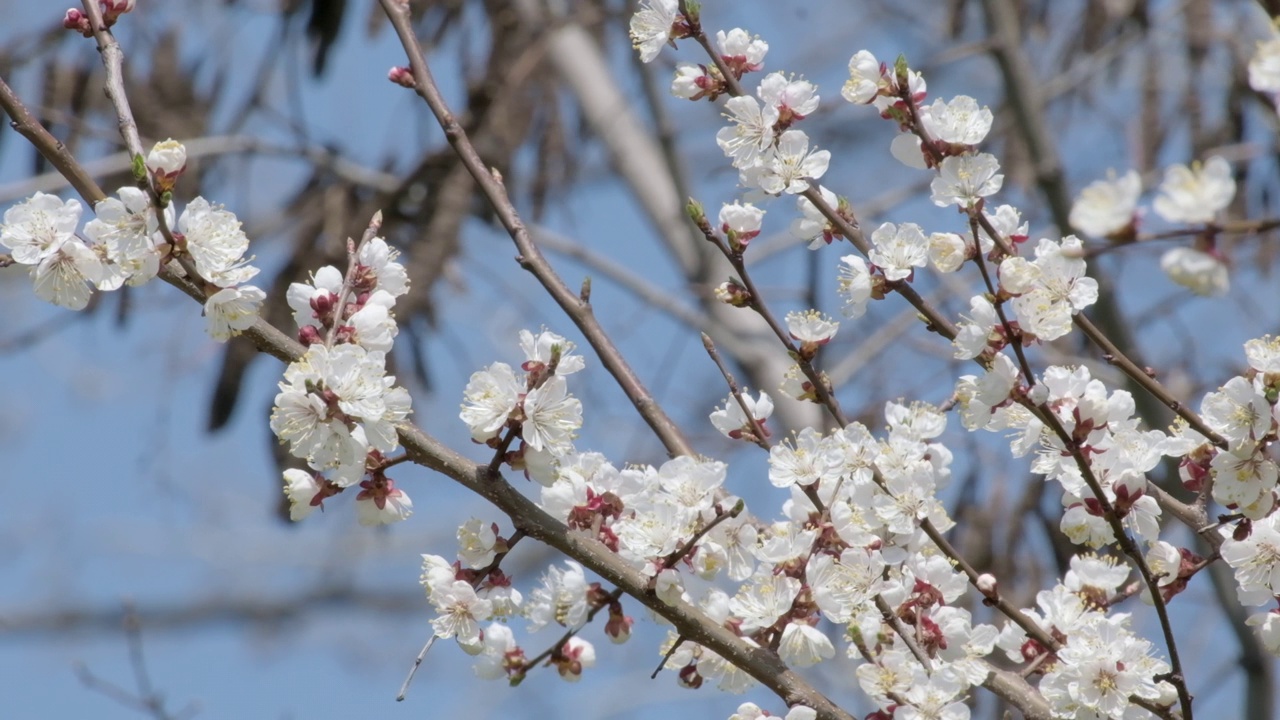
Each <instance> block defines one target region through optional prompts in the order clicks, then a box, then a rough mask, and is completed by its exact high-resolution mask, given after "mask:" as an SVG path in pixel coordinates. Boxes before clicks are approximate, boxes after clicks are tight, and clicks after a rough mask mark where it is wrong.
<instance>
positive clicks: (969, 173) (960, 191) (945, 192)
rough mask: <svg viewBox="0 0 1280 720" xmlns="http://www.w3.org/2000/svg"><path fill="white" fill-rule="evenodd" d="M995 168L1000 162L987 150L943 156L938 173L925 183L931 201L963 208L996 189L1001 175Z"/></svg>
mask: <svg viewBox="0 0 1280 720" xmlns="http://www.w3.org/2000/svg"><path fill="white" fill-rule="evenodd" d="M999 170H1000V163H999V162H997V161H996V158H995V156H994V155H991V154H989V153H980V154H978V155H960V156H951V157H948V158H946V159H944V160H943V161H942V163H941V164H939V166H938V177H936V178H934V179H933V182H932V183H930V185H929V188H930V190H931V191H932V193H933V196H932V197H933V204H934V205H937V206H938V207H946V206H948V205H959V206H960V207H962V208H967V207H970V206H972V205H973V204H974V203H976V202H977V201H978V200H981V199H982V198H984V197H987V196H988V195H994V194H996V193H997V192H1000V187H1001V186H1002V185H1003V184H1004V175H1001V174H1000V172H999Z"/></svg>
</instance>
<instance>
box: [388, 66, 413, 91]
mask: <svg viewBox="0 0 1280 720" xmlns="http://www.w3.org/2000/svg"><path fill="white" fill-rule="evenodd" d="M387 79H388V80H390V81H391V82H393V83H395V84H397V85H400V86H401V87H407V88H411V87H413V70H410V69H409V68H407V67H393V68H391V69H390V70H388V71H387Z"/></svg>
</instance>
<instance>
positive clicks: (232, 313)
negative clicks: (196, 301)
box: [204, 285, 267, 342]
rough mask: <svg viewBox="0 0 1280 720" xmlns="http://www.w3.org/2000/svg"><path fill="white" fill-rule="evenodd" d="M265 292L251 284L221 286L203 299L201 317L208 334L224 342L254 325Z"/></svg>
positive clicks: (265, 297) (264, 297) (265, 295)
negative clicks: (202, 315)
mask: <svg viewBox="0 0 1280 720" xmlns="http://www.w3.org/2000/svg"><path fill="white" fill-rule="evenodd" d="M266 299H267V294H266V293H264V292H263V291H262V290H259V289H258V288H256V287H254V286H252V285H241V286H240V287H232V288H223V289H221V290H219V291H218V292H216V293H214V294H212V295H210V296H209V299H208V300H205V301H204V317H205V323H206V329H207V330H208V332H209V336H210V337H212V338H213V339H214V340H217V341H218V342H226V341H227V340H230V339H231V338H232V337H233V336H235V335H239V334H240V333H242V332H244V331H245V330H248V329H249V328H251V327H253V323H254V321H256V320H257V319H258V311H259V310H261V308H262V303H263V301H265V300H266Z"/></svg>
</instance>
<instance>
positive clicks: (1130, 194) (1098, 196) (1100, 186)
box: [1069, 169, 1142, 238]
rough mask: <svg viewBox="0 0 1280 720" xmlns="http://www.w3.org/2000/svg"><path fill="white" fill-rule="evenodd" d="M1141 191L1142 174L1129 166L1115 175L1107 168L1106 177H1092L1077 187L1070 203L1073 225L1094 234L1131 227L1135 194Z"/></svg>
mask: <svg viewBox="0 0 1280 720" xmlns="http://www.w3.org/2000/svg"><path fill="white" fill-rule="evenodd" d="M1141 195H1142V178H1141V177H1140V176H1139V175H1138V171H1136V170H1130V171H1129V172H1127V173H1125V174H1124V175H1122V176H1121V177H1119V178H1117V177H1116V174H1115V171H1114V170H1110V169H1108V170H1107V179H1106V180H1095V181H1094V182H1092V183H1089V184H1088V185H1086V186H1085V188H1084V189H1083V190H1081V191H1080V197H1078V198H1076V201H1075V203H1074V204H1073V205H1072V206H1071V215H1070V217H1069V221H1070V223H1071V225H1072V227H1074V228H1076V229H1077V230H1079V231H1080V232H1082V233H1084V234H1086V235H1092V236H1093V237H1099V238H1101V237H1107V236H1110V235H1112V234H1114V233H1118V232H1120V231H1122V230H1125V229H1127V228H1129V227H1132V225H1133V220H1134V213H1135V212H1136V210H1137V207H1138V198H1139V197H1140V196H1141Z"/></svg>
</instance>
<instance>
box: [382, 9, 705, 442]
mask: <svg viewBox="0 0 1280 720" xmlns="http://www.w3.org/2000/svg"><path fill="white" fill-rule="evenodd" d="M379 2H380V3H381V4H382V8H383V10H384V11H386V13H387V17H388V18H390V20H391V24H392V26H393V27H394V28H395V30H396V35H397V36H399V38H400V42H401V44H402V45H403V46H404V50H405V52H406V53H407V54H408V57H409V65H410V67H411V68H412V69H413V77H414V90H415V91H416V92H417V93H418V95H419V96H420V97H422V99H423V100H424V101H426V103H427V106H428V107H430V108H431V112H432V114H433V115H434V116H435V118H436V120H437V121H439V123H440V127H441V129H442V130H444V134H445V137H446V139H448V141H449V144H450V145H451V146H453V149H454V150H455V151H456V152H457V153H458V157H459V158H460V159H461V161H462V164H463V165H464V166H465V167H466V168H467V171H468V172H470V173H471V176H472V177H473V178H475V181H476V184H477V185H478V186H479V187H480V190H481V192H483V193H484V195H485V197H486V198H487V199H488V200H489V203H490V204H491V205H492V206H493V208H494V211H495V213H496V214H497V217H498V220H499V221H500V222H501V223H502V226H503V227H504V228H505V229H506V230H507V234H509V235H510V236H511V239H512V240H513V241H514V242H515V244H516V249H517V250H518V252H519V255H518V256H517V260H518V262H519V263H520V266H521V267H523V268H524V269H525V270H528V271H529V272H530V273H532V274H533V276H534V277H535V278H537V280H538V282H539V283H541V284H542V286H543V288H545V289H546V291H547V293H548V294H550V295H551V297H552V299H554V300H555V301H556V303H557V304H558V305H559V306H560V307H561V309H563V310H564V312H565V314H566V315H568V316H569V318H570V319H571V320H572V321H573V322H574V324H575V325H576V326H577V327H578V329H579V330H580V331H581V332H582V334H583V336H584V337H585V338H586V339H587V342H588V343H590V345H591V347H592V348H593V349H594V350H595V351H596V354H597V356H599V358H600V362H601V364H603V365H604V366H605V368H606V369H607V370H608V371H609V374H611V375H612V376H613V378H614V380H615V381H616V382H617V383H618V385H619V386H620V387H621V388H622V390H623V392H625V393H626V394H627V397H628V398H629V399H630V400H631V403H632V405H634V406H635V408H636V410H637V411H638V412H639V413H640V415H641V417H643V418H644V420H645V422H646V423H648V425H649V427H650V428H652V429H653V431H654V433H655V434H656V435H657V436H658V438H659V440H661V442H662V444H663V446H664V447H666V449H667V452H668V453H669V454H670V455H672V456H676V455H693V454H694V451H693V446H692V445H690V444H689V441H688V440H687V439H685V437H684V435H683V434H682V433H681V432H680V429H679V428H678V427H677V426H676V424H675V422H674V421H672V420H671V418H670V417H668V416H667V414H666V412H665V411H663V409H662V408H661V407H660V406H659V405H658V403H657V401H656V400H655V399H654V398H653V396H652V395H651V394H650V393H649V391H648V389H647V388H645V386H644V384H643V383H642V382H641V381H640V378H639V377H638V376H637V375H636V374H635V371H633V370H632V369H631V366H630V365H629V364H628V363H627V361H626V360H625V359H624V358H623V357H622V353H621V352H619V350H618V348H617V347H616V346H615V345H614V344H613V341H612V340H611V339H610V338H609V336H608V334H606V333H605V331H604V329H603V328H602V327H601V326H600V323H599V321H598V320H597V319H596V317H595V313H594V312H593V311H592V309H591V305H590V304H589V303H586V302H583V300H582V299H581V298H580V297H579V296H578V294H577V293H575V292H574V291H573V290H572V289H570V288H569V286H568V285H566V284H565V283H564V281H563V280H561V279H560V277H559V276H558V275H557V274H556V272H555V270H554V269H553V268H552V267H551V265H550V263H548V262H547V260H546V258H545V257H543V255H542V252H541V250H539V249H538V246H537V245H536V244H535V243H534V242H533V239H532V238H531V237H530V235H529V232H528V230H527V229H526V228H525V225H524V221H523V220H521V219H520V216H519V214H518V213H517V212H516V209H515V207H514V206H513V205H512V204H511V199H510V198H509V197H508V196H507V191H506V187H505V186H504V185H503V183H502V179H501V177H500V176H499V175H498V174H497V173H496V172H494V171H491V170H490V169H489V168H487V167H485V164H484V161H483V160H481V159H480V156H479V155H478V154H477V153H476V150H475V148H474V147H473V146H472V145H471V142H470V140H469V139H468V138H467V134H466V131H465V130H464V129H463V128H462V125H461V124H460V123H459V122H458V120H457V118H456V117H455V116H454V114H453V112H452V111H451V110H450V109H449V106H448V105H447V104H446V103H445V101H444V97H443V96H442V95H441V94H440V90H439V88H438V87H437V86H436V84H435V80H434V78H433V77H432V75H431V70H430V68H428V67H427V61H426V58H425V57H424V55H423V51H422V47H421V45H420V44H419V43H418V38H417V36H416V35H415V34H414V32H413V27H412V24H411V23H410V20H409V12H408V10H409V8H408V6H407V5H406V4H404V3H402V2H399V1H398V0H379Z"/></svg>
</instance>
